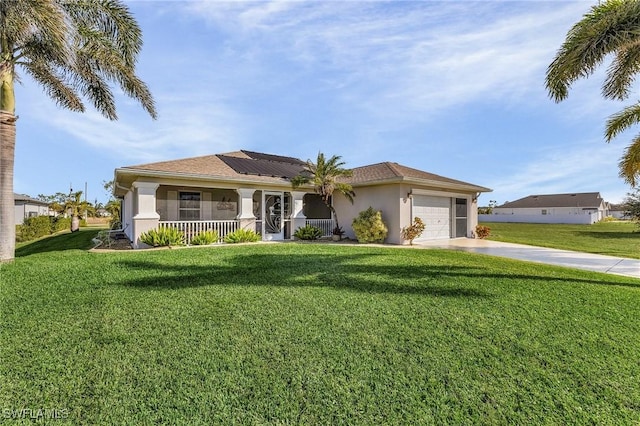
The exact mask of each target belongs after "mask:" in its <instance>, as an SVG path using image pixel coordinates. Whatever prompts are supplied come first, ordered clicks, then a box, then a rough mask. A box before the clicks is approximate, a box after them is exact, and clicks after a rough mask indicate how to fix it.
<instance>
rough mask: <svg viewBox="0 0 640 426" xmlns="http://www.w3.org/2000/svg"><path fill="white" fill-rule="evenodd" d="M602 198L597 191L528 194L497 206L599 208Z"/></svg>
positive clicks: (512, 207)
mask: <svg viewBox="0 0 640 426" xmlns="http://www.w3.org/2000/svg"><path fill="white" fill-rule="evenodd" d="M603 201H604V200H603V199H602V197H601V196H600V193H599V192H582V193H569V194H543V195H529V196H528V197H524V198H520V199H519V200H515V201H511V202H507V203H504V204H503V205H501V206H498V208H511V209H514V208H545V207H583V208H599V207H600V205H601V204H602V202H603Z"/></svg>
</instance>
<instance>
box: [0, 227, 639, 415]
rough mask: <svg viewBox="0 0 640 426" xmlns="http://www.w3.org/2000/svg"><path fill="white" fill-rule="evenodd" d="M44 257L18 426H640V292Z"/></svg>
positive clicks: (245, 258) (4, 314)
mask: <svg viewBox="0 0 640 426" xmlns="http://www.w3.org/2000/svg"><path fill="white" fill-rule="evenodd" d="M91 236H92V235H90V233H89V232H80V233H76V234H73V235H71V237H67V236H64V238H69V239H67V240H66V241H65V245H66V247H74V246H75V247H78V248H83V247H85V246H86V245H88V244H89V240H90V238H91ZM62 237H63V236H58V237H54V238H62ZM40 243H41V242H40ZM50 243H51V242H49V244H50ZM34 244H37V243H34ZM44 247H45V250H48V251H44V252H41V253H38V248H37V246H32V247H31V248H30V249H29V248H28V246H23V247H21V249H20V251H19V253H18V254H19V255H20V257H18V258H17V259H16V261H15V262H14V263H13V264H10V265H4V266H2V269H1V270H0V274H1V278H2V281H1V289H0V290H1V291H0V312H1V316H0V339H1V341H2V345H1V346H0V357H1V362H0V383H1V384H2V386H1V387H0V407H2V408H3V410H5V411H3V413H5V414H3V415H4V416H5V418H7V414H6V413H7V411H6V410H19V409H25V408H26V409H32V410H37V409H49V410H53V409H58V410H65V411H63V412H64V413H67V414H68V416H67V417H66V418H65V419H59V420H56V421H55V424H130V425H140V424H202V425H210V424H298V423H300V424H455V425H459V424H541V423H543V424H563V425H564V424H637V423H638V422H640V357H639V356H638V355H639V354H640V339H639V338H638V336H640V316H639V315H638V306H639V305H640V303H639V302H640V280H634V279H631V278H624V277H619V276H613V275H602V274H597V273H589V272H580V271H574V270H570V269H562V268H554V267H545V266H541V265H538V264H528V263H521V262H517V261H510V260H501V259H498V258H493V257H488V256H482V255H474V254H470V253H463V252H454V251H440V250H424V249H408V248H373V247H367V246H345V245H338V244H330V243H328V244H305V243H286V244H253V245H242V246H230V245H229V246H220V247H213V248H197V249H180V250H159V251H152V252H135V253H134V252H124V253H88V252H86V251H83V250H80V249H77V250H64V251H50V247H51V246H50V245H47V246H44ZM23 422H24V423H25V424H27V423H31V420H29V419H23ZM19 423H20V422H19V421H14V422H12V423H11V424H19Z"/></svg>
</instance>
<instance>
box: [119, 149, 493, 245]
mask: <svg viewBox="0 0 640 426" xmlns="http://www.w3.org/2000/svg"><path fill="white" fill-rule="evenodd" d="M305 164H306V162H304V161H302V160H299V159H297V158H292V157H285V156H280V155H271V154H263V153H258V152H252V151H244V150H243V151H236V152H229V153H225V154H217V155H208V156H202V157H194V158H185V159H180V160H173V161H163V162H157V163H150V164H141V165H136V166H127V167H121V168H118V169H116V170H115V190H114V192H115V195H116V196H117V197H120V198H121V199H122V200H123V202H122V223H123V227H124V232H125V233H126V234H127V236H128V237H129V239H131V241H132V242H133V245H134V247H136V248H138V247H143V246H144V244H143V243H141V241H140V240H139V238H140V234H142V233H143V232H146V231H148V230H150V229H154V228H158V227H176V228H178V229H180V230H182V231H183V232H185V234H186V235H187V240H189V239H190V238H191V236H193V235H195V234H197V233H198V232H201V231H202V230H205V229H214V230H216V231H218V234H219V235H220V237H221V238H222V237H224V235H226V234H227V233H229V232H233V231H234V230H236V229H238V228H244V229H253V230H255V231H256V232H257V233H259V234H260V235H262V239H263V240H267V241H268V240H289V239H292V238H293V233H294V232H295V230H296V229H297V228H299V227H301V226H304V225H306V224H311V225H314V226H318V227H320V228H321V229H322V230H323V231H324V234H325V235H327V236H328V235H331V232H332V229H333V228H334V226H335V225H334V221H333V219H332V218H331V212H330V211H329V209H328V208H327V207H326V206H325V205H324V203H323V202H322V200H321V199H320V197H319V196H318V195H317V194H315V193H314V192H313V187H312V186H308V187H301V188H297V189H293V188H292V185H291V178H293V177H294V176H297V175H299V174H300V173H301V172H302V171H303V170H304V166H305ZM352 171H353V176H352V177H350V178H348V179H345V180H344V181H345V182H348V183H350V184H351V185H352V186H353V188H354V191H355V193H356V197H355V199H354V204H351V203H349V201H348V200H346V199H345V197H343V196H342V195H340V194H334V197H333V200H332V202H333V206H334V208H335V210H336V213H337V215H338V220H339V223H340V225H341V226H342V227H343V228H344V231H345V232H346V236H348V237H350V238H355V235H354V233H353V230H352V229H351V223H352V220H353V219H354V218H355V217H356V216H357V215H358V213H359V212H360V211H362V210H365V209H367V208H368V207H369V206H371V207H373V208H374V209H377V210H381V211H382V216H383V220H384V221H385V223H386V224H387V227H388V228H389V234H388V236H387V239H386V242H388V243H392V244H403V243H404V241H403V239H402V237H401V235H400V232H401V230H402V228H403V227H405V226H408V225H410V224H411V223H412V222H413V219H414V217H420V218H422V220H423V221H424V222H425V224H426V230H425V232H424V233H423V235H422V236H421V237H420V238H418V239H416V240H415V241H420V240H428V239H438V238H455V237H471V236H472V235H473V231H474V229H475V226H476V225H477V198H478V196H479V195H480V193H482V192H489V191H491V190H490V189H488V188H485V187H482V186H478V185H474V184H470V183H466V182H462V181H458V180H454V179H449V178H446V177H443V176H438V175H435V174H432V173H427V172H424V171H421V170H416V169H412V168H410V167H405V166H402V165H399V164H397V163H391V162H384V163H379V164H373V165H368V166H363V167H356V168H354V169H352Z"/></svg>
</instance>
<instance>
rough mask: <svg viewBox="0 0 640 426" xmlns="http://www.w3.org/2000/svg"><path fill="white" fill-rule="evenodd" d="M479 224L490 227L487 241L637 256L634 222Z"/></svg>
mask: <svg viewBox="0 0 640 426" xmlns="http://www.w3.org/2000/svg"><path fill="white" fill-rule="evenodd" d="M481 225H486V226H488V227H490V228H491V236H490V237H489V238H488V239H490V240H495V241H505V242H508V243H518V244H530V245H534V246H540V247H552V248H558V249H564V250H574V251H582V252H586V253H597V254H606V255H609V256H621V257H630V258H634V259H640V232H638V231H640V228H638V225H636V224H635V223H634V222H601V223H596V224H593V225H562V224H541V223H495V222H490V223H481Z"/></svg>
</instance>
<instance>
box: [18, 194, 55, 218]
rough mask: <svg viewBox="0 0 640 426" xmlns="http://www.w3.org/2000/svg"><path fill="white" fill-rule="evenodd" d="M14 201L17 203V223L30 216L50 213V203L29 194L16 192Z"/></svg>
mask: <svg viewBox="0 0 640 426" xmlns="http://www.w3.org/2000/svg"><path fill="white" fill-rule="evenodd" d="M13 203H14V205H15V207H14V209H15V218H16V219H15V220H16V221H15V223H16V225H20V224H22V223H24V220H25V219H28V218H30V217H36V216H49V215H50V210H49V204H48V203H46V202H44V201H41V200H37V199H35V198H31V197H29V196H28V195H24V194H16V193H14V194H13Z"/></svg>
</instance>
